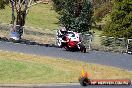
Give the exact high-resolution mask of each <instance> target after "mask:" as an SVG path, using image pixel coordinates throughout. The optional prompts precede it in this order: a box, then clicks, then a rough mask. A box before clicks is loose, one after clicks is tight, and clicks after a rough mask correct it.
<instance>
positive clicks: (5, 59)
mask: <svg viewBox="0 0 132 88" xmlns="http://www.w3.org/2000/svg"><path fill="white" fill-rule="evenodd" d="M82 66H84V69H85V70H86V71H88V74H89V77H90V78H91V79H132V72H130V71H127V70H123V69H119V68H114V67H108V66H103V65H98V64H88V63H84V62H80V61H72V60H64V59H62V58H53V57H47V56H43V57H42V56H35V55H28V54H22V53H15V52H5V51H0V83H1V84H5V83H6V84H10V83H19V84H25V83H28V84H29V83H31V84H32V83H33V84H34V83H71V82H73V83H74V82H78V77H79V76H80V75H81V68H82Z"/></svg>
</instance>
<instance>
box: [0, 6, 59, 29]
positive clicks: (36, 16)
mask: <svg viewBox="0 0 132 88" xmlns="http://www.w3.org/2000/svg"><path fill="white" fill-rule="evenodd" d="M57 17H58V14H57V13H56V12H55V11H54V10H51V4H38V5H35V6H33V7H31V8H30V9H29V13H28V15H27V18H26V26H31V27H35V28H43V29H55V28H57V27H58V24H57V23H58V19H57ZM10 21H11V9H10V8H9V7H6V8H5V9H4V10H0V22H2V23H10Z"/></svg>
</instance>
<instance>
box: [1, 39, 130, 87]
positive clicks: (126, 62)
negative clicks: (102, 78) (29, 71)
mask: <svg viewBox="0 0 132 88" xmlns="http://www.w3.org/2000/svg"><path fill="white" fill-rule="evenodd" d="M0 50H5V51H14V52H21V53H27V54H34V55H41V56H51V57H59V58H65V59H66V58H68V59H72V60H79V61H84V62H88V63H97V64H102V65H108V66H114V67H118V68H121V69H126V70H129V71H132V55H128V54H118V53H109V52H99V51H91V52H89V53H81V52H68V51H65V50H64V49H61V48H56V47H46V46H37V45H25V44H16V43H15V44H14V43H9V42H0ZM0 88H84V87H82V86H80V85H79V84H75V85H72V84H70V85H57V86H56V85H51V86H45V85H40V86H39V85H36V86H34V85H33V86H1V85H0ZM85 88H132V85H131V86H87V87H85Z"/></svg>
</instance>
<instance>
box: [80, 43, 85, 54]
mask: <svg viewBox="0 0 132 88" xmlns="http://www.w3.org/2000/svg"><path fill="white" fill-rule="evenodd" d="M79 46H80V51H81V52H83V53H86V47H85V46H84V45H83V44H79Z"/></svg>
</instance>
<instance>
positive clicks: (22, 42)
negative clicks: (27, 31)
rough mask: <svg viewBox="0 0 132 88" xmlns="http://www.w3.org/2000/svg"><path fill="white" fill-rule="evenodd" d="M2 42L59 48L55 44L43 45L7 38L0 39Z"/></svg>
mask: <svg viewBox="0 0 132 88" xmlns="http://www.w3.org/2000/svg"><path fill="white" fill-rule="evenodd" d="M0 41H2V42H12V43H20V44H26V45H38V46H45V47H57V46H56V45H55V44H42V43H38V42H34V41H30V40H26V39H20V40H14V39H12V38H10V39H8V38H6V37H0Z"/></svg>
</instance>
